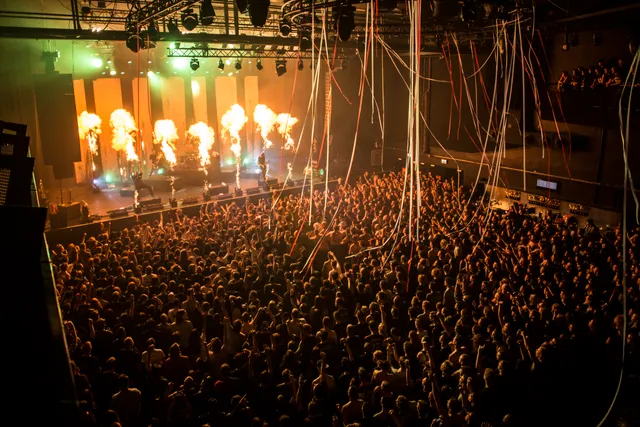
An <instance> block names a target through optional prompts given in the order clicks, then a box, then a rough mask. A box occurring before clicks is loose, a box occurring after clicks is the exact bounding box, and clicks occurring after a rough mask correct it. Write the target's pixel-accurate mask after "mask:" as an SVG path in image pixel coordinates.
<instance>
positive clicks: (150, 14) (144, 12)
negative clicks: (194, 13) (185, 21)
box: [129, 0, 199, 25]
mask: <svg viewBox="0 0 640 427" xmlns="http://www.w3.org/2000/svg"><path fill="white" fill-rule="evenodd" d="M198 1H199V0H155V1H152V2H151V3H148V4H146V5H145V6H143V7H141V8H140V9H138V10H137V11H133V12H132V14H131V16H130V17H129V20H130V21H131V22H132V23H136V24H137V25H142V24H144V23H145V22H147V21H149V20H151V19H155V20H159V19H162V18H164V17H165V16H168V15H172V14H174V13H177V12H180V11H181V10H183V9H186V8H188V7H190V6H193V5H195V4H196V3H198Z"/></svg>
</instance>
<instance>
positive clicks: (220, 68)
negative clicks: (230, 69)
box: [218, 59, 224, 71]
mask: <svg viewBox="0 0 640 427" xmlns="http://www.w3.org/2000/svg"><path fill="white" fill-rule="evenodd" d="M218 70H220V71H223V70H224V62H222V59H218Z"/></svg>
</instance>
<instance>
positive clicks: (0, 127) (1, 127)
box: [0, 120, 27, 136]
mask: <svg viewBox="0 0 640 427" xmlns="http://www.w3.org/2000/svg"><path fill="white" fill-rule="evenodd" d="M0 133H2V134H4V135H16V136H27V125H23V124H21V123H11V122H5V121H2V120H0Z"/></svg>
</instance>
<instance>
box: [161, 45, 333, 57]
mask: <svg viewBox="0 0 640 427" xmlns="http://www.w3.org/2000/svg"><path fill="white" fill-rule="evenodd" d="M168 52H169V54H168V55H167V56H168V57H169V58H238V59H243V58H259V59H268V58H271V59H312V57H313V55H312V52H311V51H298V50H291V49H282V48H277V49H259V48H253V49H224V48H223V49H215V48H196V47H193V48H191V47H188V48H175V49H171V48H169V49H168ZM316 57H317V55H316ZM342 58H344V54H343V53H339V54H338V55H337V59H342Z"/></svg>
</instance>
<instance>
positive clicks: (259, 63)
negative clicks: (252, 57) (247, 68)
mask: <svg viewBox="0 0 640 427" xmlns="http://www.w3.org/2000/svg"><path fill="white" fill-rule="evenodd" d="M256 68H257V69H258V71H262V69H263V68H264V67H263V66H262V60H261V59H258V61H256Z"/></svg>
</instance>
